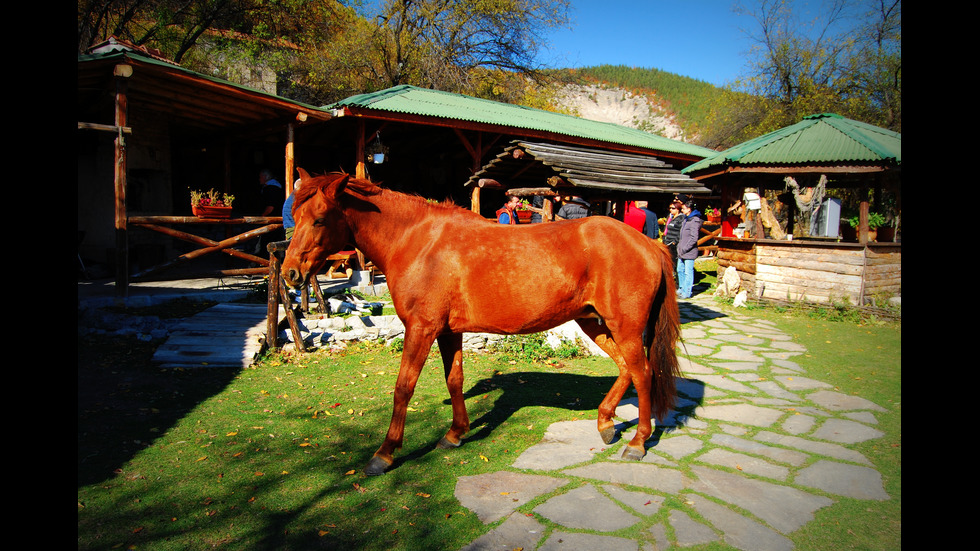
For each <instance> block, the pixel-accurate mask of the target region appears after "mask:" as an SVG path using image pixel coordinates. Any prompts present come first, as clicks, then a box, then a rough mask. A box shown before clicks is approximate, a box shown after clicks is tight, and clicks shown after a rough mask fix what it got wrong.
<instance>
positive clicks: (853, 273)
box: [718, 240, 902, 304]
mask: <svg viewBox="0 0 980 551" xmlns="http://www.w3.org/2000/svg"><path fill="white" fill-rule="evenodd" d="M728 266H735V269H736V270H738V275H739V277H740V278H741V280H742V288H744V289H747V290H748V291H749V294H750V295H751V296H752V298H770V299H778V300H789V301H800V300H801V301H807V302H821V303H822V302H831V301H839V300H841V299H846V300H847V301H849V302H850V303H851V304H868V303H870V302H871V298H872V297H873V296H874V295H878V294H890V295H895V296H901V294H902V248H901V244H896V243H871V244H869V245H868V246H863V245H859V244H857V243H837V242H811V241H774V240H723V241H720V242H719V247H718V277H719V278H720V277H721V276H722V274H723V272H724V269H725V268H727V267H728Z"/></svg>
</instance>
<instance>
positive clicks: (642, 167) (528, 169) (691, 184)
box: [465, 140, 711, 221]
mask: <svg viewBox="0 0 980 551" xmlns="http://www.w3.org/2000/svg"><path fill="white" fill-rule="evenodd" d="M465 185H466V186H468V187H471V188H472V189H473V193H472V197H473V202H474V205H473V210H475V211H477V212H479V211H480V206H479V198H480V195H479V193H478V192H479V190H480V189H499V190H505V191H506V193H507V194H508V195H516V196H518V197H528V196H534V195H539V196H543V197H544V198H545V201H544V209H543V210H544V213H543V219H544V220H545V221H550V220H551V215H552V214H553V209H554V205H553V203H552V200H553V198H554V197H556V196H581V197H585V198H587V199H589V200H590V201H596V200H601V201H608V202H610V203H616V204H618V206H617V207H616V213H619V214H621V213H623V212H625V205H623V204H622V202H623V201H625V200H626V198H627V197H637V198H643V199H647V198H649V197H651V196H653V195H654V194H664V195H667V196H670V195H673V194H676V193H704V194H707V193H710V191H711V190H710V189H708V188H706V187H704V186H703V185H702V184H700V183H699V182H698V181H697V180H695V179H693V178H691V177H690V176H687V175H685V174H682V173H681V171H680V170H679V169H676V168H674V167H673V166H672V165H671V164H670V163H667V162H665V161H663V160H661V159H659V158H657V157H655V156H652V155H640V154H634V153H623V152H617V151H608V150H601V149H593V148H586V147H578V146H571V145H560V144H553V143H539V142H532V141H529V140H515V141H513V142H511V144H510V145H508V146H507V147H505V148H504V150H503V151H502V152H501V153H500V154H498V155H497V156H496V157H495V158H494V159H493V160H491V161H490V162H489V163H487V164H486V165H485V166H484V167H483V168H482V169H480V170H479V171H478V172H477V173H476V174H474V175H473V176H472V177H470V179H469V180H467V182H466V184H465Z"/></svg>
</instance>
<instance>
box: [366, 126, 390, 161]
mask: <svg viewBox="0 0 980 551" xmlns="http://www.w3.org/2000/svg"><path fill="white" fill-rule="evenodd" d="M365 153H366V155H367V162H369V163H373V164H376V165H380V164H381V163H383V162H385V160H386V159H387V158H388V147H387V146H385V145H384V144H382V143H381V132H376V133H375V135H374V140H372V141H371V143H369V144H368V146H367V148H365Z"/></svg>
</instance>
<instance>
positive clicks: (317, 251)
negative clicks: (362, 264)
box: [282, 168, 351, 287]
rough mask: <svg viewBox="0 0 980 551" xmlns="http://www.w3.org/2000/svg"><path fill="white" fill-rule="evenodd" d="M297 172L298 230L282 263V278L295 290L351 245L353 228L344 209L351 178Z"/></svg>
mask: <svg viewBox="0 0 980 551" xmlns="http://www.w3.org/2000/svg"><path fill="white" fill-rule="evenodd" d="M297 171H298V172H299V174H300V180H301V184H300V188H299V189H298V190H296V198H295V199H293V219H294V220H295V221H296V229H295V231H294V233H293V238H292V240H291V241H290V243H289V248H288V249H287V250H286V259H285V260H284V261H283V263H282V277H283V278H284V279H285V280H286V283H288V284H289V285H292V286H293V287H299V286H300V285H302V284H303V283H304V282H305V281H306V280H307V278H308V277H309V276H310V275H311V274H316V273H319V272H320V270H321V269H322V268H323V265H324V264H325V263H326V261H327V257H328V256H330V255H332V254H334V253H336V252H339V251H341V250H342V249H343V248H344V247H345V246H347V244H348V243H350V242H351V229H350V226H348V225H347V220H346V218H345V217H344V211H343V210H342V208H341V195H342V194H343V193H344V189H345V188H346V187H347V182H348V179H349V175H347V174H325V175H321V176H317V177H311V176H310V175H309V174H307V173H306V171H305V170H303V169H301V168H300V169H297Z"/></svg>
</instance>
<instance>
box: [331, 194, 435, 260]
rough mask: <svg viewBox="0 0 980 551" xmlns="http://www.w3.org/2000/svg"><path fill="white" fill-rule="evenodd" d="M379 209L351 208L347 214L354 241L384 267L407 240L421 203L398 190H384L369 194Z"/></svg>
mask: <svg viewBox="0 0 980 551" xmlns="http://www.w3.org/2000/svg"><path fill="white" fill-rule="evenodd" d="M367 202H369V203H371V204H372V205H374V207H375V209H372V210H364V209H358V208H353V207H352V208H347V209H346V210H345V213H344V214H345V216H346V217H347V219H348V220H349V221H350V226H351V230H352V231H353V233H354V242H355V245H356V246H357V248H358V249H360V251H361V252H363V253H364V256H365V257H367V258H368V259H369V260H371V261H372V262H374V264H375V265H377V266H378V267H379V268H380V269H381V270H382V271H384V272H387V271H388V270H390V269H391V266H390V259H391V258H392V256H393V253H394V252H395V251H401V250H403V249H404V247H405V246H407V244H410V243H411V240H410V239H407V238H406V237H407V234H408V232H409V230H410V229H411V226H412V223H411V221H412V220H414V219H417V213H416V212H415V210H417V209H418V208H419V207H420V205H418V204H416V203H415V202H413V201H410V200H407V198H405V197H402V196H399V195H398V194H396V193H394V192H382V193H379V194H378V195H374V196H371V197H369V198H368V200H367Z"/></svg>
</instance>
